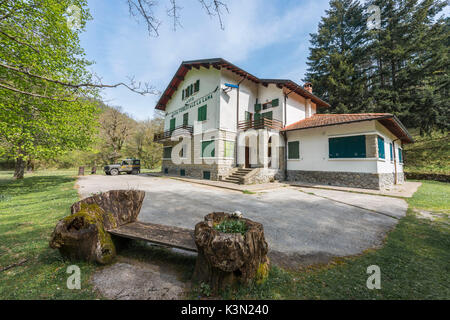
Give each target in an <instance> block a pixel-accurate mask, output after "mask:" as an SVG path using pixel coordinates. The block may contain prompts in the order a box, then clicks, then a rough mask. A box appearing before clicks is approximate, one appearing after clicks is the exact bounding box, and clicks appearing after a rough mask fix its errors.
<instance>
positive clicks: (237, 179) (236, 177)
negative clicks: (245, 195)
mask: <svg viewBox="0 0 450 320" xmlns="http://www.w3.org/2000/svg"><path fill="white" fill-rule="evenodd" d="M252 170H254V169H249V168H239V169H237V170H236V171H234V172H233V173H232V174H230V175H229V176H228V177H226V178H225V179H224V181H225V182H230V183H235V184H241V183H242V181H243V180H244V177H245V176H246V175H247V174H249V173H250V172H252Z"/></svg>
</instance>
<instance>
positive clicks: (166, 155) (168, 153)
mask: <svg viewBox="0 0 450 320" xmlns="http://www.w3.org/2000/svg"><path fill="white" fill-rule="evenodd" d="M163 158H164V159H171V158H172V147H165V148H164V155H163Z"/></svg>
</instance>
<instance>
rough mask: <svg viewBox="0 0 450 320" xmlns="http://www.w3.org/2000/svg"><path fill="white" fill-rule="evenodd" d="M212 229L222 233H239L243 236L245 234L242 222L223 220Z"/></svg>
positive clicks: (245, 227)
mask: <svg viewBox="0 0 450 320" xmlns="http://www.w3.org/2000/svg"><path fill="white" fill-rule="evenodd" d="M214 229H216V230H217V231H220V232H223V233H240V234H242V235H245V233H246V232H247V225H246V224H245V222H244V221H242V220H238V219H225V220H223V221H222V222H221V223H219V224H217V225H215V226H214Z"/></svg>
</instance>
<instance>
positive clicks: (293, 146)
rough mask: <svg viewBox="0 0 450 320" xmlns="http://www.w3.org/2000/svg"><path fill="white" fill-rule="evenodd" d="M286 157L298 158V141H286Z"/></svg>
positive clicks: (290, 158)
mask: <svg viewBox="0 0 450 320" xmlns="http://www.w3.org/2000/svg"><path fill="white" fill-rule="evenodd" d="M288 159H289V160H294V159H300V141H291V142H288Z"/></svg>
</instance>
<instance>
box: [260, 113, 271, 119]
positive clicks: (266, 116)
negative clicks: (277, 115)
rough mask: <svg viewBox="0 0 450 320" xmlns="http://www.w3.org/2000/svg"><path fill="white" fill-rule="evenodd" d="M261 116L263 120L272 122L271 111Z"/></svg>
mask: <svg viewBox="0 0 450 320" xmlns="http://www.w3.org/2000/svg"><path fill="white" fill-rule="evenodd" d="M261 116H262V117H263V118H266V119H270V120H272V111H270V112H265V113H263V114H262V115H261Z"/></svg>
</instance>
